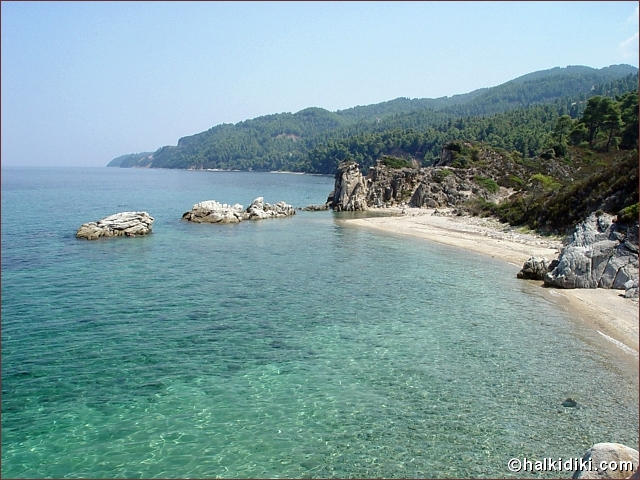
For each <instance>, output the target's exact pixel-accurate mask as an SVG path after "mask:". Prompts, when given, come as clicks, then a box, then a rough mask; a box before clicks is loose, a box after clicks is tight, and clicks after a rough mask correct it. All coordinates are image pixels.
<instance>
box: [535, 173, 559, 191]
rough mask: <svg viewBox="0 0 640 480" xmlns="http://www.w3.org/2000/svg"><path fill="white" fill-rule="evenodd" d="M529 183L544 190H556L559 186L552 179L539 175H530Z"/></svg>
mask: <svg viewBox="0 0 640 480" xmlns="http://www.w3.org/2000/svg"><path fill="white" fill-rule="evenodd" d="M529 181H531V182H533V183H535V184H538V185H540V186H541V187H542V188H543V189H544V190H558V189H559V188H560V187H561V185H560V184H559V183H558V182H556V181H555V180H554V179H553V178H552V177H549V176H547V175H543V174H541V173H536V174H535V175H532V176H531V178H530V179H529Z"/></svg>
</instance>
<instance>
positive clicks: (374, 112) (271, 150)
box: [108, 65, 638, 173]
mask: <svg viewBox="0 0 640 480" xmlns="http://www.w3.org/2000/svg"><path fill="white" fill-rule="evenodd" d="M637 74H638V69H637V68H636V67H633V66H631V65H611V66H609V67H604V68H601V69H595V68H591V67H587V66H568V67H554V68H551V69H547V70H541V71H537V72H531V73H529V74H525V75H522V76H520V77H517V78H515V79H512V80H509V81H507V82H505V83H503V84H500V85H498V86H495V87H487V88H481V89H476V90H473V91H471V92H468V93H464V94H457V95H452V96H447V97H440V98H417V99H409V98H407V97H398V98H396V99H393V100H388V101H385V102H380V103H377V104H371V105H364V106H355V107H351V108H347V109H343V110H336V111H333V112H332V111H329V110H326V109H323V108H320V107H307V108H304V109H302V110H300V111H298V112H295V113H290V112H282V113H276V114H270V115H264V116H260V117H256V118H253V119H247V120H243V121H241V122H237V123H235V124H229V123H223V124H218V125H215V126H213V127H211V128H210V129H208V130H206V131H203V132H199V133H196V134H194V135H189V136H185V137H181V138H180V139H178V142H177V144H176V145H175V146H171V145H168V146H163V147H160V148H159V149H157V150H156V151H155V152H142V153H138V154H126V155H121V156H119V157H116V158H114V159H113V160H111V161H110V162H109V164H108V166H111V167H161V168H162V167H164V168H191V169H204V168H235V169H242V170H293V171H309V172H316V173H332V171H331V168H330V165H329V164H330V163H331V161H327V160H326V159H325V160H323V165H325V164H326V166H323V167H322V168H319V167H318V166H317V165H314V164H313V162H312V160H310V153H311V152H312V151H313V150H314V148H316V149H317V147H318V146H321V145H325V144H327V143H328V142H330V141H332V140H335V139H339V140H345V139H348V138H350V137H352V136H354V135H357V134H361V133H371V132H376V131H385V130H390V129H392V128H406V127H405V126H404V125H406V124H409V125H411V128H418V129H425V128H427V127H430V126H433V125H436V124H438V123H442V122H446V121H447V120H449V121H451V120H454V119H457V118H461V117H478V116H482V115H493V114H498V113H501V112H506V111H511V110H514V109H516V108H522V107H529V106H532V105H541V104H549V103H552V102H554V101H556V102H557V101H559V100H561V99H567V98H569V97H571V98H572V99H574V100H579V99H580V98H582V99H583V100H586V96H587V94H588V93H591V92H592V91H593V89H594V88H596V86H597V85H601V86H602V85H606V84H611V83H614V82H620V81H622V80H621V79H623V78H625V77H629V80H628V81H627V83H628V84H629V85H631V84H633V83H634V82H633V80H634V79H632V78H631V76H635V85H636V87H637ZM601 88H606V87H601ZM615 88H618V89H619V88H621V87H615ZM626 88H629V86H628V85H627V87H626ZM576 103H577V102H576ZM334 163H335V162H334ZM323 170H327V171H323Z"/></svg>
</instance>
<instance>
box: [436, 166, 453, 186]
mask: <svg viewBox="0 0 640 480" xmlns="http://www.w3.org/2000/svg"><path fill="white" fill-rule="evenodd" d="M449 175H451V170H449V169H446V168H445V169H442V170H436V171H435V172H433V180H434V181H435V182H437V183H442V181H443V180H444V179H445V178H447V177H448V176H449Z"/></svg>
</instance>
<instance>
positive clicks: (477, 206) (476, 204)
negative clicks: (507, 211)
mask: <svg viewBox="0 0 640 480" xmlns="http://www.w3.org/2000/svg"><path fill="white" fill-rule="evenodd" d="M464 206H465V208H466V210H467V211H468V212H469V213H470V214H471V215H474V216H476V217H488V216H489V215H495V214H496V212H497V210H498V205H496V204H495V203H492V202H488V201H486V200H485V199H484V198H478V197H476V198H473V199H471V200H469V201H467V202H466V203H465V204H464Z"/></svg>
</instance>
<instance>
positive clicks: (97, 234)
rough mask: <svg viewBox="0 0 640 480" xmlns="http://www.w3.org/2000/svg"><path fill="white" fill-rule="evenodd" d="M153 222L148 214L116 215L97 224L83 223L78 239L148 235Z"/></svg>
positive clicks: (125, 213)
mask: <svg viewBox="0 0 640 480" xmlns="http://www.w3.org/2000/svg"><path fill="white" fill-rule="evenodd" d="M153 220H154V219H153V217H152V216H150V215H149V214H148V213H147V212H121V213H115V214H113V215H109V216H108V217H105V218H103V219H102V220H98V221H97V222H89V223H83V224H82V225H81V226H80V228H78V231H77V232H76V237H77V238H86V239H87V240H97V239H98V238H101V237H122V236H126V237H135V236H138V235H147V234H148V233H151V225H152V224H153Z"/></svg>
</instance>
